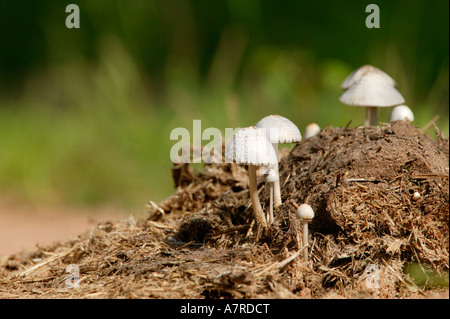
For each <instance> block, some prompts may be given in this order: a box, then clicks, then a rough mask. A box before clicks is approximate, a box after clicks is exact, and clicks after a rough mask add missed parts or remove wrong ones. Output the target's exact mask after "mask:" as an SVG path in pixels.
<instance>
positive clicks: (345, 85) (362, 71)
mask: <svg viewBox="0 0 450 319" xmlns="http://www.w3.org/2000/svg"><path fill="white" fill-rule="evenodd" d="M367 73H377V74H379V75H380V76H381V77H383V78H384V79H385V80H386V82H388V83H389V84H391V85H392V86H394V87H396V86H397V83H396V82H395V81H394V79H393V78H391V77H390V76H389V75H388V74H387V73H385V72H383V71H381V70H380V69H379V68H376V67H374V66H372V65H369V64H365V65H363V66H361V67H359V68H358V69H356V70H355V71H353V72H352V73H350V74H349V75H348V76H347V77H346V78H345V80H344V82H342V84H341V89H342V90H348V89H349V88H350V87H351V86H352V85H353V84H355V82H357V81H359V79H361V78H362V77H363V76H365V75H366V74H367Z"/></svg>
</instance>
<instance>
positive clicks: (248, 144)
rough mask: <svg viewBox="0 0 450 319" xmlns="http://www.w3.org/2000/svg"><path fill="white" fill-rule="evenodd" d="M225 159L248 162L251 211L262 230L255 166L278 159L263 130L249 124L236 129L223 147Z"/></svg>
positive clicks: (264, 225) (262, 214)
mask: <svg viewBox="0 0 450 319" xmlns="http://www.w3.org/2000/svg"><path fill="white" fill-rule="evenodd" d="M225 159H226V160H227V161H228V162H236V163H241V164H248V178H249V191H250V198H251V201H252V206H253V213H254V215H255V220H256V223H257V224H258V226H259V227H261V228H262V229H263V230H264V229H266V228H267V222H266V218H265V216H264V212H263V210H262V207H261V203H260V201H259V198H258V189H257V184H256V167H257V166H264V165H265V166H269V165H275V164H276V163H278V160H277V156H276V154H275V151H274V149H273V147H272V144H271V143H270V141H269V139H268V138H267V136H266V134H265V132H264V130H261V129H258V128H257V127H254V126H251V127H246V128H243V129H240V130H239V131H237V132H236V134H234V135H233V138H232V139H231V140H230V142H228V144H227V146H226V148H225ZM258 233H259V229H258Z"/></svg>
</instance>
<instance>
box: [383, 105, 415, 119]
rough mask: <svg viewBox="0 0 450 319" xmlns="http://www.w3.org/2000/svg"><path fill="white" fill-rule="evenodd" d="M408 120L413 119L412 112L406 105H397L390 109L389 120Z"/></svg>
mask: <svg viewBox="0 0 450 319" xmlns="http://www.w3.org/2000/svg"><path fill="white" fill-rule="evenodd" d="M399 120H408V121H410V122H412V121H414V114H413V112H412V111H411V109H410V108H409V107H407V106H406V105H397V106H396V107H394V108H393V109H392V112H391V115H390V117H389V121H399Z"/></svg>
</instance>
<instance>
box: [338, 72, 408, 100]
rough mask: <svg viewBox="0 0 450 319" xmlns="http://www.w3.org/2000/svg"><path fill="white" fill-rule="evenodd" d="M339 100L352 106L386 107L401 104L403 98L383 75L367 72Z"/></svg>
mask: <svg viewBox="0 0 450 319" xmlns="http://www.w3.org/2000/svg"><path fill="white" fill-rule="evenodd" d="M339 101H341V102H342V103H344V104H347V105H352V106H366V107H367V106H370V107H388V106H395V105H399V104H402V103H404V102H405V99H404V98H403V96H402V95H401V94H400V92H398V91H397V89H396V88H395V87H394V86H393V85H392V83H391V82H390V81H388V80H387V79H386V78H385V77H384V76H383V75H381V74H380V73H378V72H369V73H366V74H365V75H364V76H362V77H361V78H360V79H359V80H358V81H356V82H355V83H353V85H352V86H351V87H350V88H349V89H348V90H347V91H345V92H344V93H343V94H342V95H341V97H340V98H339Z"/></svg>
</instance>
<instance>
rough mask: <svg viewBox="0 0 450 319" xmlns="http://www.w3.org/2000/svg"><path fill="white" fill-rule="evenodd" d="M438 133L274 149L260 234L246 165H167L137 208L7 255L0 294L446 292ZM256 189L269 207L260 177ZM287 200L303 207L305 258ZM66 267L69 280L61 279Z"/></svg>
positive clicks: (340, 137) (340, 136) (345, 136)
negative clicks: (164, 177)
mask: <svg viewBox="0 0 450 319" xmlns="http://www.w3.org/2000/svg"><path fill="white" fill-rule="evenodd" d="M437 137H438V138H437V141H435V140H433V139H431V138H429V137H426V136H422V135H421V134H420V133H419V131H418V130H417V128H415V127H413V126H411V125H409V124H408V123H406V122H402V121H399V122H395V123H392V124H389V125H386V126H383V127H376V128H331V127H329V128H326V129H324V130H323V131H322V132H321V134H320V135H319V136H317V137H313V138H310V139H307V140H304V141H303V142H301V143H299V144H298V145H297V146H296V147H295V148H294V149H293V150H292V151H289V150H288V151H284V152H281V154H284V155H283V157H282V159H281V164H280V175H281V176H280V181H281V185H282V197H283V204H282V205H281V206H280V207H278V208H277V209H276V210H275V222H274V224H273V225H272V226H271V227H270V229H269V230H268V231H267V232H266V233H265V234H264V235H263V236H261V237H260V238H256V233H257V232H256V225H255V224H254V222H253V216H252V208H251V202H250V200H249V195H248V185H247V181H248V179H247V173H246V168H245V167H243V166H240V165H234V164H233V165H231V164H212V165H206V166H205V169H204V170H203V171H201V172H194V170H193V169H192V168H191V167H190V166H189V165H186V164H182V165H178V166H174V168H173V178H174V182H175V186H176V187H177V191H176V193H175V194H174V195H172V196H171V197H169V198H168V199H166V200H165V201H163V202H162V203H158V204H156V203H153V202H149V205H148V218H142V219H137V220H135V219H133V218H130V219H128V220H126V221H120V222H107V223H101V224H99V225H98V226H97V227H94V228H92V229H91V230H90V231H88V232H85V233H83V234H81V235H79V236H78V238H76V239H73V240H70V241H66V242H61V243H57V244H52V245H48V246H41V247H39V248H38V249H36V250H35V251H33V252H31V253H24V254H15V255H11V256H10V257H8V258H5V259H4V260H3V261H2V262H1V264H0V283H1V285H0V297H2V298H67V297H75V298H123V297H125V298H418V297H423V296H429V293H433V295H431V296H432V297H433V298H434V297H447V298H448V268H449V266H448V259H449V228H448V221H449V219H448V216H449V204H448V200H449V180H448V175H449V171H448V166H449V165H448V160H449V158H448V140H445V139H443V138H442V137H441V136H440V135H439V134H437ZM259 189H260V193H259V196H260V199H261V203H262V206H263V208H264V209H265V210H267V206H268V187H267V186H266V185H265V183H264V181H263V180H262V179H260V182H259ZM415 192H418V193H420V195H421V197H420V198H419V199H418V200H414V199H413V194H414V193H415ZM292 202H295V203H297V204H301V203H308V204H309V205H311V206H312V208H313V209H314V210H315V218H314V220H313V221H312V223H311V224H310V238H309V243H310V245H311V250H310V257H309V261H307V262H303V261H302V257H301V255H300V253H301V250H300V247H301V241H300V239H299V238H301V227H300V225H299V222H298V221H297V220H296V218H295V208H294V204H292ZM69 264H75V265H77V266H78V267H79V270H80V282H79V287H77V288H68V287H67V285H66V278H67V276H68V274H67V273H66V272H65V270H66V267H67V266H68V265H69ZM415 266H417V267H418V269H420V271H421V273H422V274H423V276H425V280H422V281H420V280H418V279H417V278H415V277H414V276H412V273H411V272H408V269H411V268H413V267H415ZM370 267H372V269H373V267H376V268H377V269H378V272H377V278H378V279H379V285H377V286H376V287H374V286H373V285H370V281H368V278H369V277H370V273H369V271H368V269H370ZM417 267H416V268H417ZM441 291H444V293H443V294H441V293H440V292H441Z"/></svg>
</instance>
